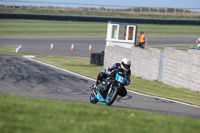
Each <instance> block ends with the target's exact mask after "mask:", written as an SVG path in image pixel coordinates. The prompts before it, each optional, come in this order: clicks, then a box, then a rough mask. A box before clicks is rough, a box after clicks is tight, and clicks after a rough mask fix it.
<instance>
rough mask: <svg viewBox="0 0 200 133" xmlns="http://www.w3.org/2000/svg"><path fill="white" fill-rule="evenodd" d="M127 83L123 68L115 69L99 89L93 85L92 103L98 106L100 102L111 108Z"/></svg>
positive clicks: (91, 87)
mask: <svg viewBox="0 0 200 133" xmlns="http://www.w3.org/2000/svg"><path fill="white" fill-rule="evenodd" d="M103 71H104V70H103ZM104 72H105V71H104ZM125 83H126V72H125V70H124V69H122V68H116V69H114V70H113V71H112V72H111V73H110V74H108V76H107V78H106V79H104V80H103V81H102V82H101V83H100V84H99V85H98V86H97V87H94V85H93V84H92V85H91V86H90V89H91V94H90V102H91V103H93V104H96V103H97V102H99V101H100V102H104V103H106V105H108V106H110V105H111V104H113V102H114V101H115V99H116V98H117V95H118V92H119V91H120V89H121V88H122V87H123V86H124V84H125Z"/></svg>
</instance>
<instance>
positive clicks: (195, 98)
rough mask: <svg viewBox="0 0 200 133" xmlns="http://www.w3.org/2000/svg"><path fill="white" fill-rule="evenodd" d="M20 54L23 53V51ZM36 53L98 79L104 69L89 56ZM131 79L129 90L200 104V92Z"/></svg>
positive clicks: (43, 60) (47, 61) (42, 59)
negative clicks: (93, 62)
mask: <svg viewBox="0 0 200 133" xmlns="http://www.w3.org/2000/svg"><path fill="white" fill-rule="evenodd" d="M3 47H4V46H0V54H1V53H4V54H5V53H6V52H9V54H12V53H13V54H16V53H15V52H12V49H9V47H8V46H7V47H6V48H3ZM1 49H4V52H2V51H1ZM19 54H20V55H23V53H19ZM26 54H27V53H26ZM34 55H36V59H37V60H40V61H42V62H45V63H48V64H52V65H54V66H57V67H60V68H64V69H67V70H70V71H73V72H76V73H79V74H81V75H84V76H87V77H90V78H93V79H96V75H97V73H99V72H100V71H101V70H102V69H104V68H103V67H102V66H95V65H90V59H89V58H83V57H65V56H54V55H39V54H34ZM131 81H132V83H131V84H130V85H129V86H127V88H128V89H129V90H133V91H137V92H141V93H145V94H150V95H154V96H160V97H165V98H170V99H174V100H178V101H182V102H186V103H190V104H194V105H200V102H199V101H200V92H195V91H191V90H188V89H184V88H176V87H172V86H169V85H166V84H164V83H161V82H158V81H148V80H144V79H141V78H136V77H134V76H131Z"/></svg>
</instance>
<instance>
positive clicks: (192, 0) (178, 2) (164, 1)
mask: <svg viewBox="0 0 200 133" xmlns="http://www.w3.org/2000/svg"><path fill="white" fill-rule="evenodd" d="M0 1H1V0H0ZM18 1H20V0H18ZM25 1H27V0H25ZM30 1H45V2H47V1H48V2H66V3H81V4H100V5H115V6H134V7H141V6H142V7H172V8H200V0H30Z"/></svg>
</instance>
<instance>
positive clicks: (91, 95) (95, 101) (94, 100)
mask: <svg viewBox="0 0 200 133" xmlns="http://www.w3.org/2000/svg"><path fill="white" fill-rule="evenodd" d="M92 97H93V99H92ZM90 102H91V103H93V104H96V103H97V102H98V99H97V98H96V97H95V95H94V93H93V92H91V94H90Z"/></svg>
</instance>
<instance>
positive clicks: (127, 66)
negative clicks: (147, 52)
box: [121, 58, 131, 71]
mask: <svg viewBox="0 0 200 133" xmlns="http://www.w3.org/2000/svg"><path fill="white" fill-rule="evenodd" d="M121 67H122V68H123V69H124V70H125V71H128V70H129V69H130V67H131V60H129V59H127V58H123V59H122V61H121Z"/></svg>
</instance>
